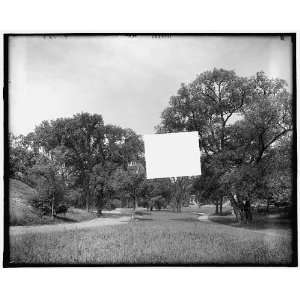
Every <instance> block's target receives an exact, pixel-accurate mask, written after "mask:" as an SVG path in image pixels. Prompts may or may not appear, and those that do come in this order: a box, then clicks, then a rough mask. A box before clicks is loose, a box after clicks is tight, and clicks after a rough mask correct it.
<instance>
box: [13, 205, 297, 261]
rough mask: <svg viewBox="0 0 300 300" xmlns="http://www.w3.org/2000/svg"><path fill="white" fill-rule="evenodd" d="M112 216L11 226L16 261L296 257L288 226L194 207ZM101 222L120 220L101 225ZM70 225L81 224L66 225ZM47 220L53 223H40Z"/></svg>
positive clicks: (195, 259) (265, 258) (263, 258)
mask: <svg viewBox="0 0 300 300" xmlns="http://www.w3.org/2000/svg"><path fill="white" fill-rule="evenodd" d="M198 212H199V211H198ZM108 220H110V221H108ZM111 220H112V219H111V218H108V219H107V220H106V219H105V218H104V219H97V220H95V221H89V222H90V223H89V222H83V223H82V224H86V226H85V225H80V226H81V227H80V226H78V225H79V224H80V223H77V224H63V225H60V226H58V225H52V226H55V227H57V228H58V227H59V228H61V229H62V230H51V231H50V230H49V229H47V230H44V231H39V230H37V231H34V232H33V231H30V230H29V231H27V232H22V233H21V234H16V232H15V233H13V232H12V233H11V235H10V246H11V247H10V251H11V253H10V254H11V262H12V263H27V264H35V263H47V264H52V263H53V264H74V263H83V264H100V265H101V264H192V263H199V264H226V263H230V264H235V263H236V264H241V263H242V264H278V265H280V264H288V263H290V262H291V256H292V250H291V249H292V248H291V232H290V230H289V229H288V228H284V229H282V230H281V231H279V232H278V234H277V231H276V230H275V231H274V230H273V231H272V230H271V231H270V230H268V229H266V228H262V229H259V228H256V229H255V230H252V229H250V228H242V227H238V226H230V225H225V224H221V223H217V222H212V221H210V220H205V221H201V220H200V221H199V219H198V215H197V214H196V212H195V211H193V210H188V211H185V212H183V213H181V214H177V213H173V212H169V211H153V212H151V213H148V212H139V213H138V215H137V221H136V222H128V216H121V217H120V218H115V219H114V220H113V221H111ZM101 222H115V223H111V224H110V225H108V224H109V223H106V225H107V226H101V225H100V224H101ZM87 224H89V225H87ZM92 224H93V225H92ZM102 224H104V223H102ZM112 224H117V225H112ZM71 225H72V226H76V225H77V227H68V228H64V226H71ZM91 225H92V226H91ZM45 226H47V227H49V226H50V225H44V226H39V228H42V227H45ZM53 228H54V227H53ZM25 231H26V230H25Z"/></svg>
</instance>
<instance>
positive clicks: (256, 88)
mask: <svg viewBox="0 0 300 300" xmlns="http://www.w3.org/2000/svg"><path fill="white" fill-rule="evenodd" d="M238 120H239V121H238ZM157 130H158V132H177V131H195V130H196V131H198V133H199V147H200V149H201V151H202V152H203V155H202V171H203V172H202V173H203V175H202V176H201V178H200V180H199V184H198V187H201V189H202V191H201V193H202V195H203V196H206V197H208V198H209V199H210V201H213V202H214V203H215V204H216V211H218V210H217V208H218V205H219V203H220V202H221V201H222V199H223V197H224V196H230V195H231V196H232V197H230V199H231V201H232V205H233V206H234V207H235V211H236V212H237V217H238V216H240V215H241V213H242V211H245V210H246V211H248V207H250V206H249V203H250V202H251V198H253V196H251V195H252V193H253V191H254V190H256V189H257V188H258V184H259V182H258V180H255V178H258V177H257V176H260V178H261V177H264V176H265V174H264V170H265V169H264V168H263V167H262V165H263V162H262V161H263V160H264V158H265V156H266V154H267V153H268V152H269V150H270V149H271V148H272V147H274V145H275V144H276V143H277V142H278V141H279V140H280V139H281V138H282V137H283V136H284V135H286V134H288V132H290V131H291V130H292V127H291V106H290V95H289V93H288V92H287V90H286V83H285V82H284V81H283V80H279V79H268V78H267V77H266V75H265V74H264V73H263V72H258V73H257V74H256V75H255V76H254V77H251V78H244V77H239V76H237V75H236V74H235V72H234V71H227V70H223V69H214V70H213V71H207V72H204V73H202V74H200V75H199V76H197V78H196V79H195V80H194V81H193V82H192V83H190V84H188V85H185V84H182V85H181V88H180V89H179V90H178V93H177V95H176V96H173V97H171V99H170V102H169V106H168V107H167V108H166V109H165V110H164V111H163V112H162V115H161V124H160V125H159V126H158V127H157ZM241 179H242V182H240V181H241ZM240 183H241V184H240ZM247 187H248V189H247V190H245V189H244V188H247ZM246 191H247V192H246ZM247 195H248V196H247ZM237 199H239V200H237ZM236 201H238V202H236ZM236 204H238V205H236ZM249 212H250V213H249V214H248V213H247V216H248V220H247V221H249V220H250V219H251V208H249ZM238 219H239V221H244V219H243V220H241V218H239V217H238Z"/></svg>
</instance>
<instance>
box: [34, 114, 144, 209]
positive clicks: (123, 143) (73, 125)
mask: <svg viewBox="0 0 300 300" xmlns="http://www.w3.org/2000/svg"><path fill="white" fill-rule="evenodd" d="M35 141H36V144H37V147H38V148H39V149H40V151H41V152H42V153H44V154H45V155H47V156H48V157H51V156H53V154H55V155H54V157H55V158H56V159H58V161H59V162H60V166H61V168H60V172H63V173H64V174H66V176H67V178H69V179H71V178H72V180H73V181H74V186H75V187H80V188H81V190H82V199H84V200H85V206H86V208H87V210H88V209H89V207H90V205H91V204H92V200H93V199H96V206H97V207H98V212H99V214H101V210H102V209H101V207H102V204H103V203H104V200H105V199H104V198H103V197H105V195H106V192H105V193H104V190H105V191H107V190H108V187H106V185H107V184H108V178H109V177H110V175H111V174H112V171H113V170H115V169H116V168H118V167H120V166H123V167H124V166H126V165H127V164H128V162H130V161H131V160H134V159H138V158H139V157H140V156H141V152H142V150H143V149H142V143H141V140H140V137H139V136H137V135H136V134H135V133H134V131H132V130H131V129H122V128H121V127H118V126H113V125H104V122H103V119H102V116H101V115H97V114H94V115H91V114H88V113H81V114H76V115H74V116H73V117H72V118H60V119H56V120H53V121H51V122H48V121H44V122H43V123H42V124H41V125H40V126H38V127H37V128H36V129H35ZM58 153H59V154H60V155H59V158H58V155H57V154H58Z"/></svg>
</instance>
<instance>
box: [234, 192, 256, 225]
mask: <svg viewBox="0 0 300 300" xmlns="http://www.w3.org/2000/svg"><path fill="white" fill-rule="evenodd" d="M230 203H231V206H232V207H233V211H234V214H235V217H236V220H237V222H238V223H240V224H248V223H251V222H252V211H251V205H250V201H249V200H246V201H242V200H241V199H239V197H238V196H237V195H233V196H231V197H230Z"/></svg>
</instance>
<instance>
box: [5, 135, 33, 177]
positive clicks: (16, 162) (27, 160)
mask: <svg viewBox="0 0 300 300" xmlns="http://www.w3.org/2000/svg"><path fill="white" fill-rule="evenodd" d="M31 139H32V135H31V134H29V135H28V136H24V135H19V136H14V135H13V134H10V135H9V176H10V177H15V178H18V179H21V180H25V181H26V179H27V175H28V170H29V169H30V168H32V166H33V165H34V164H35V163H36V161H37V159H38V158H39V153H38V152H37V151H35V149H33V147H32V144H31Z"/></svg>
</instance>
